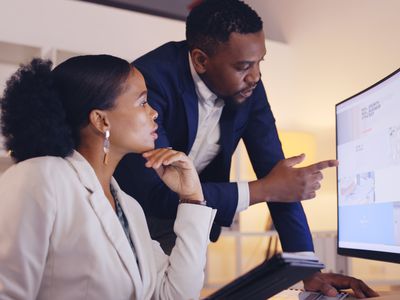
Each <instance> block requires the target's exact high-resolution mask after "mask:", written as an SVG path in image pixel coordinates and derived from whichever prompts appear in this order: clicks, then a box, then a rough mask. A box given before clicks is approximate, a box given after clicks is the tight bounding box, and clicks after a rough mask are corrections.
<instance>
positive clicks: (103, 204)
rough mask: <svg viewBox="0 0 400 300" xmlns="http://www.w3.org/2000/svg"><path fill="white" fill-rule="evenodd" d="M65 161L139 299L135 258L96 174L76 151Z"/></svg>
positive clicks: (140, 287)
mask: <svg viewBox="0 0 400 300" xmlns="http://www.w3.org/2000/svg"><path fill="white" fill-rule="evenodd" d="M66 159H67V161H68V162H69V163H70V164H71V166H72V167H73V169H74V170H75V171H76V173H77V175H78V177H79V179H80V181H81V182H82V184H83V185H84V186H85V187H86V189H87V190H88V191H89V193H90V195H89V203H90V205H91V207H92V208H93V211H94V212H95V214H96V216H97V218H98V220H99V222H100V224H101V226H102V228H103V230H104V233H105V235H106V236H107V238H108V239H109V241H110V243H111V244H112V246H113V247H114V249H115V250H116V252H117V253H118V256H119V257H120V259H121V261H122V263H123V265H124V266H125V268H126V270H127V271H128V274H129V276H130V277H131V279H132V283H133V285H134V287H135V293H136V299H140V297H139V296H140V294H141V293H142V289H143V288H142V287H143V284H142V281H141V277H140V273H139V269H138V265H137V263H136V259H135V256H134V254H133V252H132V249H131V246H130V244H129V242H128V239H127V238H126V235H125V232H124V230H123V228H122V226H121V223H120V222H119V220H118V217H117V215H116V213H115V212H114V210H113V209H112V207H111V205H110V203H109V201H108V199H107V198H106V196H105V195H104V192H103V189H102V187H101V185H100V182H99V181H98V179H97V176H96V173H95V172H94V170H93V168H92V167H91V166H90V164H89V163H88V162H87V161H86V160H85V158H84V157H83V156H81V155H80V154H79V153H78V152H76V151H75V152H74V154H73V155H72V156H71V157H67V158H66Z"/></svg>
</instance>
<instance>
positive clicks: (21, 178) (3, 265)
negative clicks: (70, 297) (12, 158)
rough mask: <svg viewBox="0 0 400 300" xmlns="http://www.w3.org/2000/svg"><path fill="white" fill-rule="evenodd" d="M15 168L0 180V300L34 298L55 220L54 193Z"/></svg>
mask: <svg viewBox="0 0 400 300" xmlns="http://www.w3.org/2000/svg"><path fill="white" fill-rule="evenodd" d="M40 177H41V176H40V175H39V174H38V172H37V171H35V170H34V169H33V168H26V165H24V166H20V165H16V166H13V167H12V168H11V169H9V170H8V171H7V172H6V173H5V174H3V176H2V178H1V179H0V191H1V195H2V196H1V209H0V241H1V247H0V298H1V299H21V300H22V299H35V298H36V296H37V294H38V291H39V288H40V283H41V279H42V275H43V271H44V267H45V262H46V257H47V253H48V248H49V239H50V235H51V232H52V227H53V223H54V219H55V210H56V208H55V205H54V203H55V201H52V199H53V198H54V193H53V192H52V191H51V189H50V188H47V187H46V186H43V185H42V184H43V181H41V180H40Z"/></svg>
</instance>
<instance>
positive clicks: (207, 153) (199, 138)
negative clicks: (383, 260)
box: [189, 53, 315, 256]
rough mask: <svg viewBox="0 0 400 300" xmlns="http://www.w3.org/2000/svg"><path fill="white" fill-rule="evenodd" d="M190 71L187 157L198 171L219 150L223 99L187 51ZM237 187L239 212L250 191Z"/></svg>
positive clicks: (244, 186)
mask: <svg viewBox="0 0 400 300" xmlns="http://www.w3.org/2000/svg"><path fill="white" fill-rule="evenodd" d="M189 65H190V72H191V74H192V77H193V81H194V86H195V88H196V94H197V98H198V100H199V123H198V125H197V134H196V138H195V140H194V143H193V147H192V149H191V150H190V153H189V157H190V158H191V159H192V160H193V163H194V165H195V167H196V170H197V172H198V173H200V172H201V171H203V170H204V168H205V167H206V166H207V165H208V164H209V163H210V162H211V161H212V160H213V159H214V158H215V157H216V156H217V155H218V153H219V151H220V150H221V146H220V144H219V139H220V135H221V130H220V126H219V119H220V118H221V114H222V109H223V108H224V105H225V103H224V101H223V100H222V99H218V96H217V95H215V94H214V93H213V92H212V91H210V89H209V88H208V87H207V86H206V84H205V83H204V81H203V80H202V79H201V78H200V76H199V75H198V74H197V72H196V70H195V69H194V66H193V63H192V59H191V57H190V53H189ZM237 187H238V205H237V207H236V212H241V211H243V210H246V209H247V208H248V207H249V203H250V191H249V183H248V182H237ZM296 253H297V254H299V255H305V256H314V255H315V254H314V252H312V251H302V252H296Z"/></svg>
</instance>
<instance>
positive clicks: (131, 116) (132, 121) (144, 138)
mask: <svg viewBox="0 0 400 300" xmlns="http://www.w3.org/2000/svg"><path fill="white" fill-rule="evenodd" d="M107 116H108V119H109V122H110V150H111V151H113V152H118V153H120V154H123V155H125V154H126V153H129V152H134V153H142V152H145V151H148V150H151V149H154V141H155V140H156V139H157V133H156V130H157V123H156V122H155V119H156V118H157V112H156V111H155V110H154V109H153V108H152V107H151V106H150V105H149V104H148V103H147V89H146V85H145V82H144V79H143V76H142V74H141V73H140V72H139V70H137V69H135V68H133V69H132V72H131V74H130V75H129V77H128V79H127V80H126V82H125V83H124V86H123V91H122V93H121V94H120V95H119V96H118V98H117V99H116V100H115V106H114V108H112V109H111V110H109V111H107Z"/></svg>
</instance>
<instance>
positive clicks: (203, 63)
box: [190, 48, 209, 74]
mask: <svg viewBox="0 0 400 300" xmlns="http://www.w3.org/2000/svg"><path fill="white" fill-rule="evenodd" d="M190 57H191V58H192V63H193V67H194V69H195V70H196V72H197V73H198V74H203V73H205V72H206V71H207V62H208V59H209V57H208V55H207V54H206V53H205V52H204V51H202V50H200V49H198V48H195V49H193V50H191V51H190Z"/></svg>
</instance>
